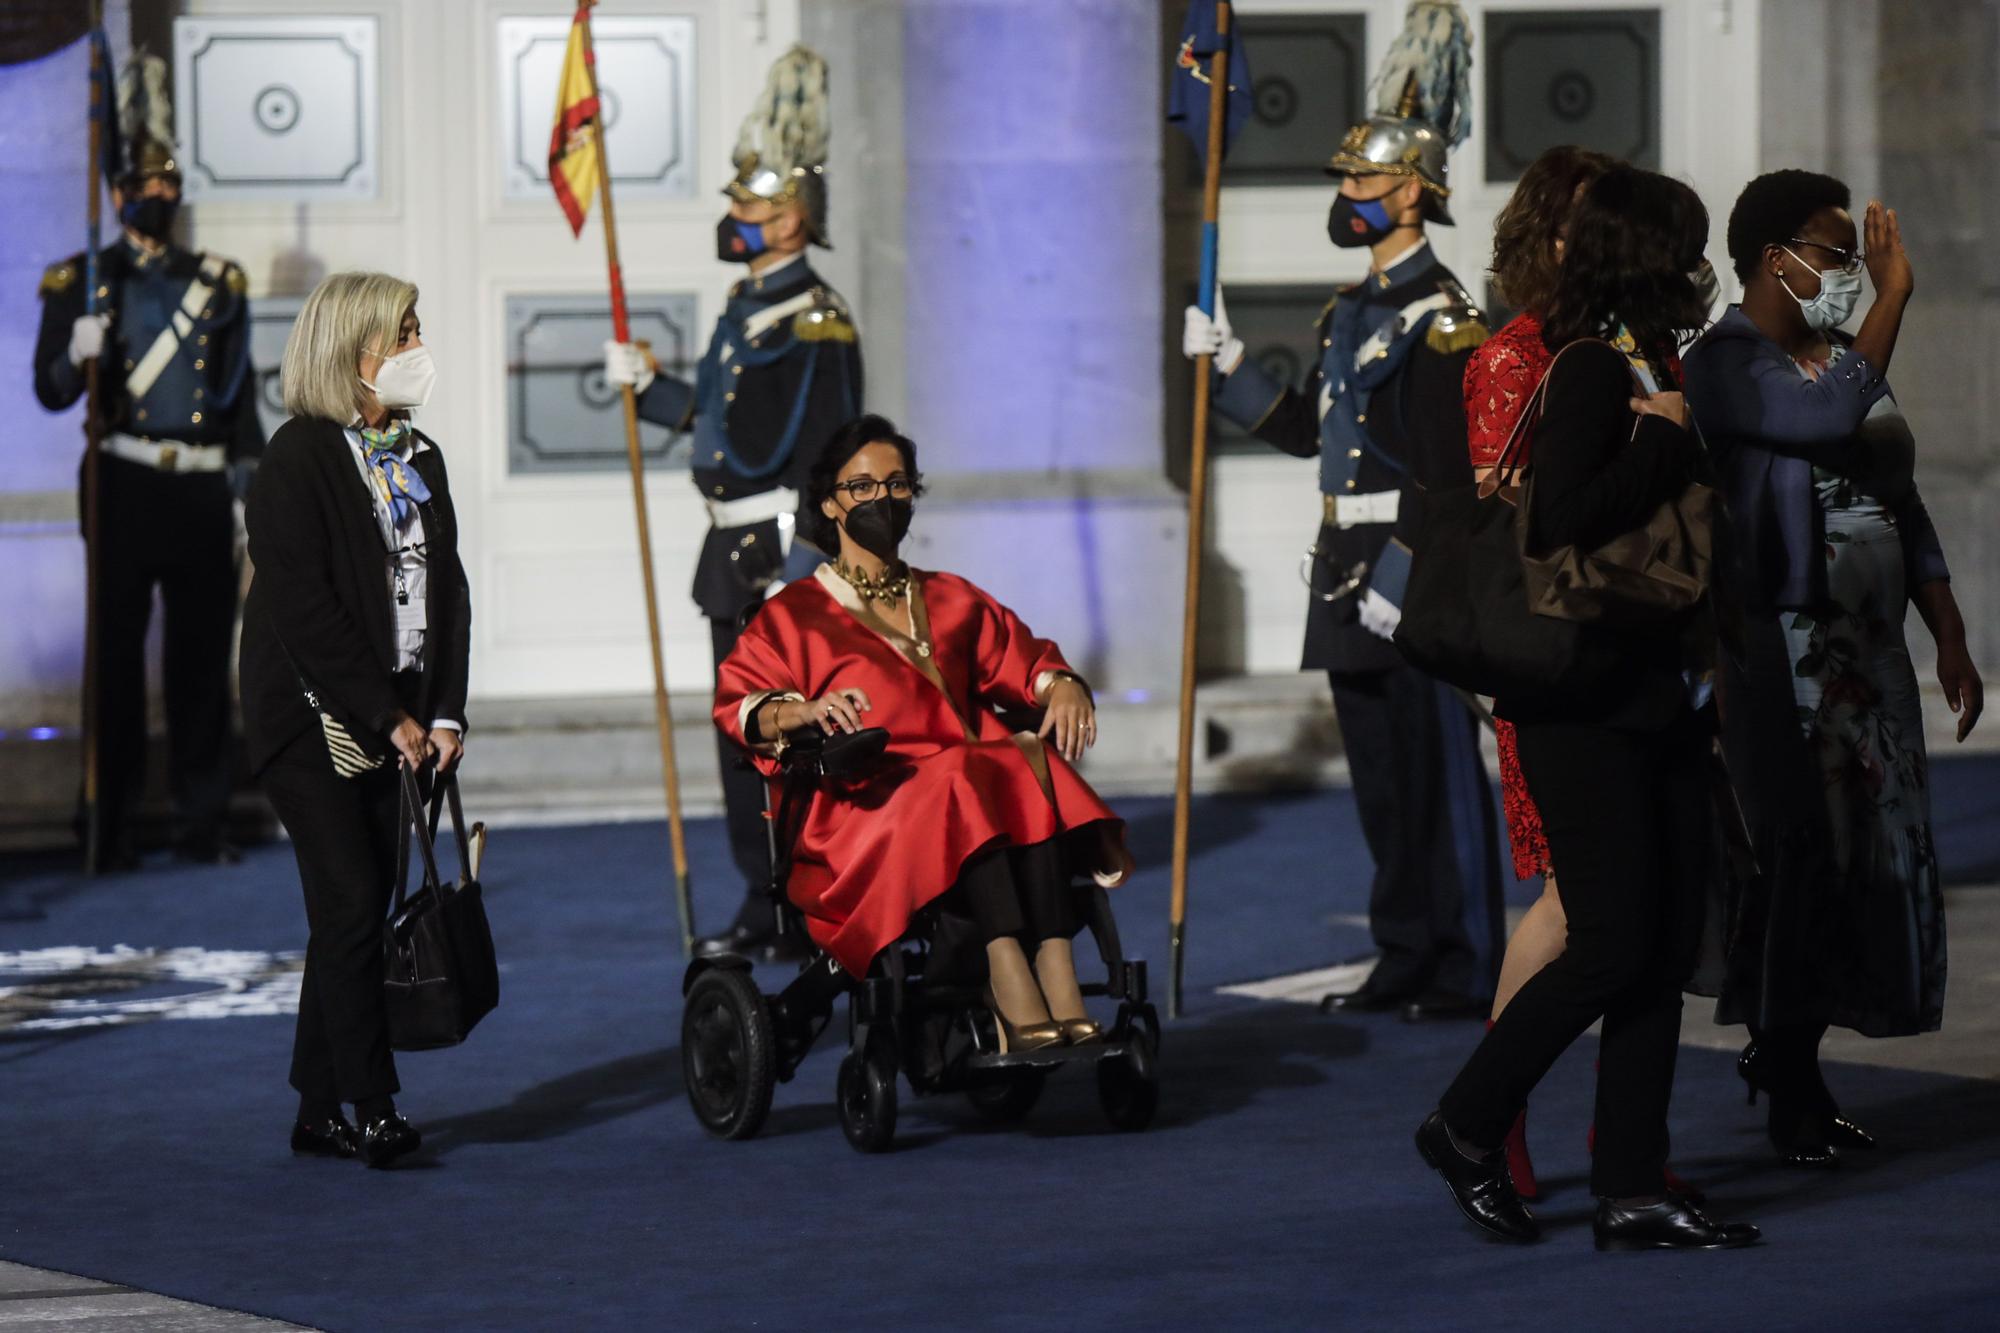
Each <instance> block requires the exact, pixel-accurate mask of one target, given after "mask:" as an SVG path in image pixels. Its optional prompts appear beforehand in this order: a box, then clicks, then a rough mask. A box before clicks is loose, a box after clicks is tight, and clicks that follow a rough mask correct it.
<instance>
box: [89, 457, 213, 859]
mask: <svg viewBox="0 0 2000 1333" xmlns="http://www.w3.org/2000/svg"><path fill="white" fill-rule="evenodd" d="M100 462H101V464H102V466H101V468H100V470H99V473H98V480H99V489H98V495H99V501H100V506H101V508H100V511H99V515H98V518H99V549H98V562H97V597H96V602H97V689H98V701H99V713H98V725H97V737H96V746H97V762H98V783H99V786H98V811H99V845H100V846H101V847H103V848H105V849H107V850H110V851H113V852H117V851H122V850H125V849H127V848H128V847H129V846H130V840H131V821H132V815H133V811H134V809H135V808H136V806H137V805H138V802H139V797H140V795H141V793H142V791H143V789H144V785H145V778H146V628H147V624H148V622H149V621H150V620H151V619H152V613H153V589H154V588H155V587H158V588H159V590H160V600H161V603H162V605H163V607H164V609H165V624H164V626H163V630H164V633H163V636H162V639H163V648H164V652H163V662H162V668H163V675H164V680H163V681H162V686H163V690H162V693H163V694H164V695H165V701H166V714H167V772H168V777H169V786H170V789H171V791H172V793H173V801H174V813H175V816H176V820H177V823H178V824H179V828H178V830H177V833H178V836H180V837H183V838H188V839H194V840H200V839H207V838H213V837H216V836H219V835H220V834H221V832H222V826H223V820H224V818H225V817H226V816H227V814H228V811H229V788H230V775H229V732H230V728H229V647H230V636H231V634H232V632H233V630H234V628H235V624H236V560H235V552H234V550H233V542H234V534H235V524H234V520H233V519H232V517H231V514H230V494H229V483H228V481H227V480H226V479H225V477H224V475H223V474H222V473H219V472H204V473H167V472H158V471H155V470H154V469H152V468H148V467H144V466H142V465H140V464H137V463H130V462H127V461H126V460H124V459H122V458H111V457H108V456H107V457H105V458H103V459H101V460H100Z"/></svg>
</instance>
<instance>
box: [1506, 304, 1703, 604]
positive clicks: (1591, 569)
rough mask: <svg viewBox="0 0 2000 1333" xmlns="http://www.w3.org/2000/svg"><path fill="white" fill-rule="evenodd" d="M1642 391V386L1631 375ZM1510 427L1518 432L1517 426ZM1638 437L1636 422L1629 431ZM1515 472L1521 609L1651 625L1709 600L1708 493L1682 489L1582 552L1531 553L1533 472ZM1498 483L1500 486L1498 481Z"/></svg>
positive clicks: (1531, 408) (1535, 401) (1696, 486)
mask: <svg viewBox="0 0 2000 1333" xmlns="http://www.w3.org/2000/svg"><path fill="white" fill-rule="evenodd" d="M1592 341H1598V340H1596V339H1588V338H1580V339H1578V340H1577V341H1576V342H1573V343H1570V344H1569V345H1568V346H1566V347H1564V348H1563V349H1562V351H1561V352H1557V353H1556V357H1555V360H1554V361H1551V362H1550V363H1549V369H1548V372H1547V373H1546V374H1544V375H1543V376H1542V382H1541V383H1540V384H1539V385H1537V386H1536V387H1535V392H1534V396H1533V397H1532V398H1530V399H1529V401H1528V402H1527V404H1526V405H1525V406H1524V407H1523V409H1522V412H1521V417H1520V423H1526V422H1528V421H1530V420H1533V421H1536V422H1539V420H1540V417H1541V413H1542V408H1543V405H1544V403H1545V401H1546V399H1547V397H1548V391H1549V381H1550V380H1551V379H1553V378H1554V377H1555V366H1556V361H1560V360H1561V359H1562V353H1563V352H1567V351H1568V350H1569V349H1570V348H1571V347H1575V346H1577V345H1579V344H1580V343H1584V342H1592ZM1633 379H1634V383H1635V384H1636V385H1637V387H1638V388H1639V390H1640V391H1641V392H1644V391H1645V389H1646V386H1645V385H1644V384H1643V383H1641V382H1639V380H1638V376H1637V374H1636V373H1635V374H1634V376H1633ZM1520 423H1517V429H1518V428H1519V426H1520ZM1632 429H1633V433H1634V434H1635V435H1636V434H1637V433H1638V423H1637V422H1636V421H1635V422H1634V423H1633V426H1632ZM1514 467H1515V468H1518V469H1519V470H1520V472H1521V512H1520V516H1519V518H1518V520H1517V521H1516V523H1515V534H1516V537H1517V539H1518V541H1519V549H1520V553H1521V581H1522V584H1523V586H1524V587H1525V589H1526V591H1527V594H1528V609H1529V610H1531V611H1532V612H1534V613H1535V614H1536V615H1539V616H1551V617H1553V618H1555V619H1557V620H1570V621H1575V622H1577V623H1578V624H1597V625H1641V624H1648V623H1657V622H1658V621H1661V620H1664V619H1667V618H1669V617H1671V616H1674V615H1676V614H1678V613H1679V612H1682V611H1686V610H1689V609H1691V608H1692V607H1694V606H1696V605H1698V604H1699V603H1700V602H1701V600H1702V598H1703V597H1705V596H1707V595H1708V588H1709V577H1710V573H1711V570H1712V567H1713V564H1714V552H1715V507H1716V498H1715V489H1714V488H1713V487H1711V486H1707V485H1704V484H1702V483H1701V482H1690V483H1689V484H1688V487H1687V489H1686V490H1684V491H1682V492H1681V493H1680V494H1679V495H1678V496H1676V497H1674V498H1673V499H1671V500H1665V501H1662V502H1661V504H1660V507H1659V508H1658V509H1655V510H1654V511H1653V513H1652V515H1651V516H1650V517H1649V518H1648V519H1647V520H1646V522H1645V524H1644V526H1642V527H1638V528H1634V529H1633V530H1632V531H1630V532H1627V533H1624V534H1623V535H1621V536H1618V537H1614V538H1612V539H1611V540H1610V541H1608V542H1606V543H1605V544H1604V545H1602V546H1599V547H1596V548H1593V549H1590V550H1585V549H1583V548H1581V547H1577V546H1557V547H1552V548H1550V549H1549V550H1547V551H1544V552H1541V553H1540V554H1536V553H1534V552H1532V551H1530V550H1529V547H1528V529H1529V527H1530V524H1529V522H1528V516H1529V515H1530V514H1532V513H1533V512H1534V500H1535V471H1534V465H1533V464H1532V463H1528V462H1516V463H1515V464H1514ZM1502 484H1504V482H1503V483H1502Z"/></svg>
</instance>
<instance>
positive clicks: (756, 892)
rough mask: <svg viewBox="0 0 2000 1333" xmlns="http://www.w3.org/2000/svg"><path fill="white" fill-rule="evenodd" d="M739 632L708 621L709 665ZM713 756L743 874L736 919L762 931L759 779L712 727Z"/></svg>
mask: <svg viewBox="0 0 2000 1333" xmlns="http://www.w3.org/2000/svg"><path fill="white" fill-rule="evenodd" d="M741 634H742V630H741V629H739V628H738V627H737V625H736V622H735V621H732V620H710V621H709V622H708V637H709V642H710V644H712V645H713V646H714V648H715V665H716V666H717V667H718V668H720V667H721V666H722V659H723V658H725V657H727V656H729V654H730V651H731V650H732V649H734V648H735V647H736V640H737V638H738V637H739V636H740V635H741ZM715 759H716V764H717V766H718V767H719V768H720V769H721V772H722V809H723V815H724V818H725V822H726V823H727V825H728V829H729V855H730V859H732V860H733V861H735V862H736V869H737V871H738V872H739V873H740V874H741V875H742V876H743V905H742V906H741V907H739V908H737V909H736V922H737V924H738V925H742V926H752V927H755V928H757V929H760V930H767V929H769V928H770V925H771V903H770V899H769V898H767V897H766V896H765V894H764V885H765V884H766V883H767V882H768V881H769V880H770V878H771V841H770V835H769V833H768V832H767V831H766V825H767V824H768V822H769V821H767V820H766V819H765V818H764V779H763V776H762V775H761V774H759V773H758V772H757V770H756V769H754V768H752V767H751V766H750V761H749V760H748V759H746V758H745V757H744V755H743V752H742V751H741V750H739V749H737V748H736V744H735V742H733V741H731V740H730V739H729V738H728V737H727V736H725V735H723V734H722V732H721V730H720V729H719V728H717V729H715Z"/></svg>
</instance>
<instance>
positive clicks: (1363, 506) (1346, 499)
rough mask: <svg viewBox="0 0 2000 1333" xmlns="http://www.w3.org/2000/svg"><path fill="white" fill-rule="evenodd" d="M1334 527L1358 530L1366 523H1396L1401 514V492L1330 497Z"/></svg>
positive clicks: (1378, 492)
mask: <svg viewBox="0 0 2000 1333" xmlns="http://www.w3.org/2000/svg"><path fill="white" fill-rule="evenodd" d="M1327 499H1329V500H1331V501H1333V504H1332V506H1331V508H1332V510H1333V525H1334V526H1335V527H1337V528H1357V527H1360V526H1361V525H1362V524H1364V523H1394V522H1395V521H1396V515H1397V514H1398V513H1400V512H1401V510H1402V504H1403V493H1402V492H1401V491H1377V492H1376V493H1375V494H1373V495H1330V496H1328V497H1327Z"/></svg>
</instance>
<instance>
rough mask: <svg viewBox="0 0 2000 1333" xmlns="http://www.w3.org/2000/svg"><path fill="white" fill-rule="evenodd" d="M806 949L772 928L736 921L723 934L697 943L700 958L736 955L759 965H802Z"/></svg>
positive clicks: (697, 954)
mask: <svg viewBox="0 0 2000 1333" xmlns="http://www.w3.org/2000/svg"><path fill="white" fill-rule="evenodd" d="M806 952H807V951H806V949H805V947H804V946H803V945H801V944H800V943H798V941H796V940H793V939H791V938H789V937H787V936H784V935H781V934H779V933H778V932H777V931H776V930H775V929H773V928H772V927H770V926H746V925H744V924H743V923H742V922H740V921H739V922H737V923H736V924H735V925H733V926H731V927H730V928H729V929H728V930H725V931H723V932H722V933H721V934H720V935H708V936H704V937H703V938H701V939H698V940H696V941H695V942H694V956H695V957H697V958H723V957H728V956H731V955H734V956H735V957H738V958H748V959H751V960H752V961H754V962H759V963H802V962H804V961H805V960H806Z"/></svg>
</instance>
